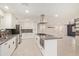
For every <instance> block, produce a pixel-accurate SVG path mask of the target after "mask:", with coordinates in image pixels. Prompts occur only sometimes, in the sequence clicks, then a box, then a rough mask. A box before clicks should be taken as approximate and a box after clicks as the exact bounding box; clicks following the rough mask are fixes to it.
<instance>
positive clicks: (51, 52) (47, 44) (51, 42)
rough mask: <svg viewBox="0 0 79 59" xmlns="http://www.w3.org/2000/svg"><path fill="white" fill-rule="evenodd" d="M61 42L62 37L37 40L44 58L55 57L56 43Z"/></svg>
mask: <svg viewBox="0 0 79 59" xmlns="http://www.w3.org/2000/svg"><path fill="white" fill-rule="evenodd" d="M58 40H62V37H55V36H53V35H46V36H45V37H41V38H40V40H39V44H38V46H39V48H40V50H41V53H42V55H44V56H57V41H58Z"/></svg>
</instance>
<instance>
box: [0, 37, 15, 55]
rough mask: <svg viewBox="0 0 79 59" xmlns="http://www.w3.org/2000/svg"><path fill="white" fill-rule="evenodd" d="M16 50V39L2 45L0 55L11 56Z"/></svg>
mask: <svg viewBox="0 0 79 59" xmlns="http://www.w3.org/2000/svg"><path fill="white" fill-rule="evenodd" d="M15 48H16V37H13V38H12V39H10V40H8V41H7V42H5V43H3V44H2V45H0V55H1V56H10V55H11V54H12V53H13V51H14V50H15Z"/></svg>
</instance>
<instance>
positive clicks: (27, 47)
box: [12, 39, 41, 56]
mask: <svg viewBox="0 0 79 59" xmlns="http://www.w3.org/2000/svg"><path fill="white" fill-rule="evenodd" d="M12 56H41V52H40V50H39V48H38V46H37V45H36V42H35V40H34V39H24V40H23V41H22V43H21V44H20V45H19V47H18V48H17V49H16V50H15V51H14V53H13V55H12Z"/></svg>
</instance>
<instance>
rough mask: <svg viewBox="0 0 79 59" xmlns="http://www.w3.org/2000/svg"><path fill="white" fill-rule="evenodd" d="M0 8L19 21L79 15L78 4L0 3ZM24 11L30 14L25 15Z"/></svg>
mask: <svg viewBox="0 0 79 59" xmlns="http://www.w3.org/2000/svg"><path fill="white" fill-rule="evenodd" d="M5 5H8V7H9V10H5V8H4V6H5ZM0 8H1V9H3V10H4V11H7V12H11V13H13V14H14V15H15V16H16V17H18V18H19V19H25V18H32V19H38V18H39V17H40V15H41V14H45V15H46V16H47V17H54V15H55V14H58V15H59V17H60V18H62V17H64V16H66V17H67V16H73V15H79V4H77V3H70V4H68V3H0ZM26 9H28V10H29V11H30V13H28V14H26V13H25V10H26Z"/></svg>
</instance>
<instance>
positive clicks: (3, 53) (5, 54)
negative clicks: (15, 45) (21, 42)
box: [1, 42, 9, 56]
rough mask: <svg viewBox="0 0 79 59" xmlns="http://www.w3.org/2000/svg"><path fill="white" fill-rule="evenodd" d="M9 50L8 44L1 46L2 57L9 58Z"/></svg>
mask: <svg viewBox="0 0 79 59" xmlns="http://www.w3.org/2000/svg"><path fill="white" fill-rule="evenodd" d="M8 49H9V44H8V42H6V43H4V44H2V45H1V55H2V56H9V53H8V51H9V50H8Z"/></svg>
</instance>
